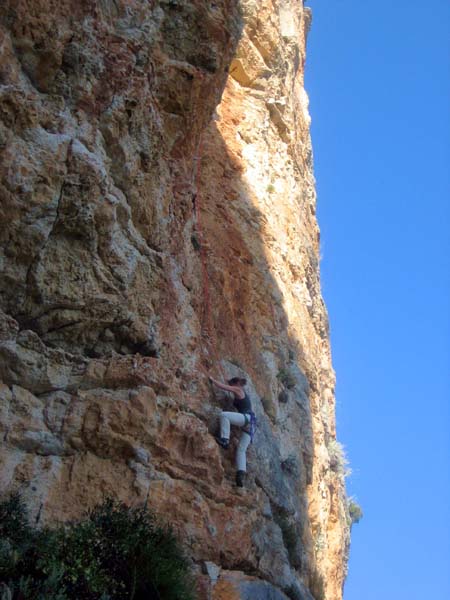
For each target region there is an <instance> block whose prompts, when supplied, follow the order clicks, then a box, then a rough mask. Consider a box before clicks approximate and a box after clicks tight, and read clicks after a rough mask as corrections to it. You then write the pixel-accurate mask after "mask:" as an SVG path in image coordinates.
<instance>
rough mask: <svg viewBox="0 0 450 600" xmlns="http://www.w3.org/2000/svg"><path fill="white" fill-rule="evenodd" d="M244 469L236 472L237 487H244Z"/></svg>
mask: <svg viewBox="0 0 450 600" xmlns="http://www.w3.org/2000/svg"><path fill="white" fill-rule="evenodd" d="M244 479H245V471H238V472H237V473H236V485H237V486H238V487H244Z"/></svg>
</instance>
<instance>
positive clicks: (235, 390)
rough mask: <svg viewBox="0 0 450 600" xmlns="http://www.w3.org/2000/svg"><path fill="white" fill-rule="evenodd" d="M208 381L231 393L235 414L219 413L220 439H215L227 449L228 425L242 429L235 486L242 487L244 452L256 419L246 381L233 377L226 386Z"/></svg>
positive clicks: (253, 430)
mask: <svg viewBox="0 0 450 600" xmlns="http://www.w3.org/2000/svg"><path fill="white" fill-rule="evenodd" d="M209 380H210V381H211V382H212V383H213V384H214V385H216V386H217V387H218V388H220V389H221V390H225V391H226V392H231V393H232V394H233V396H234V407H235V408H236V410H237V412H226V411H222V412H221V413H220V437H216V441H217V443H218V444H219V445H220V446H222V448H225V449H227V448H228V447H229V445H230V425H236V426H237V427H240V428H241V429H242V433H241V438H240V440H239V445H238V448H237V452H236V467H237V472H236V485H237V486H238V487H243V485H244V478H245V473H246V472H247V460H246V452H247V448H248V445H249V444H250V442H252V441H253V435H254V432H255V426H256V418H255V413H254V412H253V411H252V405H251V403H250V398H249V396H248V394H247V393H246V391H245V389H244V388H245V385H246V384H247V380H246V379H244V378H242V377H233V378H232V379H229V380H228V384H225V383H221V382H220V381H217V380H216V379H213V377H209Z"/></svg>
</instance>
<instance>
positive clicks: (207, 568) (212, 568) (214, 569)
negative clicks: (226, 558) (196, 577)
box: [203, 560, 222, 585]
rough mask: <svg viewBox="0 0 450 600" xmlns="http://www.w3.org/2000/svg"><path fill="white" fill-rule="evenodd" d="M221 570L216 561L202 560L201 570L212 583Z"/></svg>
mask: <svg viewBox="0 0 450 600" xmlns="http://www.w3.org/2000/svg"><path fill="white" fill-rule="evenodd" d="M221 570H222V568H221V567H219V566H218V565H216V563H213V562H211V561H209V560H205V561H204V562H203V572H204V573H205V575H208V577H209V578H210V580H211V583H212V584H213V585H214V584H215V583H216V582H217V580H218V579H219V576H220V571H221Z"/></svg>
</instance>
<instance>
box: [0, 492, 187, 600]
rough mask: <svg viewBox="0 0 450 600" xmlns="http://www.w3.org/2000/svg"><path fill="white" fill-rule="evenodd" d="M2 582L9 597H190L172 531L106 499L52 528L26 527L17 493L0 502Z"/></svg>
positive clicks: (59, 599) (150, 515)
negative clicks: (77, 518)
mask: <svg viewBox="0 0 450 600" xmlns="http://www.w3.org/2000/svg"><path fill="white" fill-rule="evenodd" d="M0 580H1V581H4V582H5V583H6V584H7V585H8V587H9V589H10V591H11V593H12V598H13V600H21V599H25V598H34V599H36V600H67V599H71V598H77V599H79V600H108V599H110V600H113V599H114V600H132V599H133V600H140V599H142V600H144V598H145V600H160V599H161V598H164V599H166V600H193V598H194V595H193V589H194V586H193V578H192V576H191V574H190V571H189V566H188V561H187V559H186V557H185V555H184V553H183V551H182V550H181V547H180V545H179V543H178V541H177V539H176V537H175V535H174V533H173V531H172V530H171V528H170V527H168V526H166V525H163V524H161V523H159V522H158V521H157V519H156V517H155V515H154V514H153V513H151V512H149V511H147V510H146V509H144V508H129V507H127V506H125V505H124V504H121V503H119V502H116V501H114V500H106V501H105V502H104V503H103V504H102V505H101V506H98V507H97V508H95V509H93V510H92V511H90V512H89V513H88V514H87V516H86V518H85V519H83V520H81V521H79V522H74V523H69V524H66V525H65V526H60V527H57V528H53V529H50V528H45V529H42V530H36V529H33V528H31V527H30V526H29V525H28V520H27V513H26V509H25V506H24V505H23V503H22V502H21V500H20V498H19V497H18V496H17V495H15V496H11V497H10V498H8V499H6V500H4V501H3V502H1V503H0Z"/></svg>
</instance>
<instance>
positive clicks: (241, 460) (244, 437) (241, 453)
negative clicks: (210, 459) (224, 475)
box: [236, 431, 251, 473]
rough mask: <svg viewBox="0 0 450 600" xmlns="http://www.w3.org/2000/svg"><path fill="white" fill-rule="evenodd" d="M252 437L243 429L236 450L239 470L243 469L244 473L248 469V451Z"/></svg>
mask: <svg viewBox="0 0 450 600" xmlns="http://www.w3.org/2000/svg"><path fill="white" fill-rule="evenodd" d="M250 441H251V437H250V435H249V434H248V433H246V432H245V431H243V432H242V433H241V439H240V440H239V446H238V448H237V452H236V467H237V470H238V472H239V471H243V472H244V473H245V472H246V471H247V459H246V453H247V448H248V445H249V444H250Z"/></svg>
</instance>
